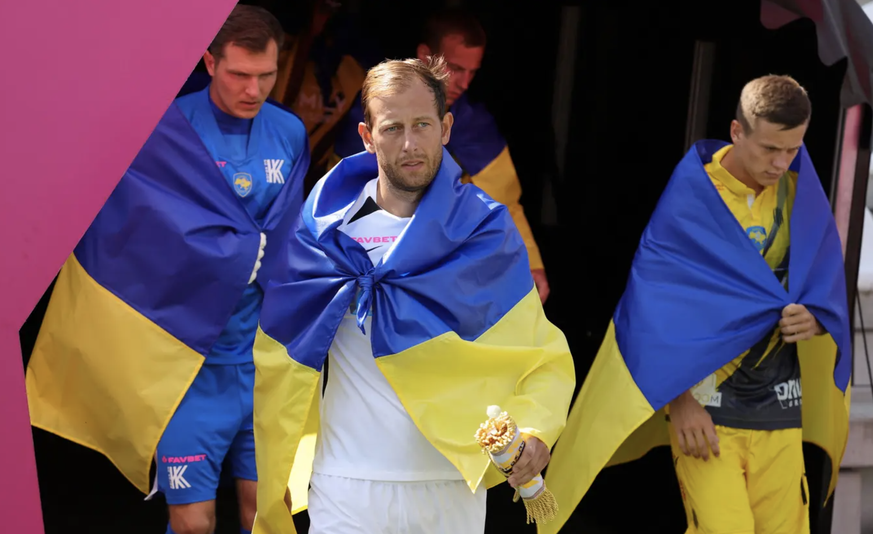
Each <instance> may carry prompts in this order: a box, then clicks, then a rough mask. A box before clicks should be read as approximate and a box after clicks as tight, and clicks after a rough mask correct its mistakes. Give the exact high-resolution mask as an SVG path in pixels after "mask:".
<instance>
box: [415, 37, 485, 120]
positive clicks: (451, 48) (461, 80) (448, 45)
mask: <svg viewBox="0 0 873 534" xmlns="http://www.w3.org/2000/svg"><path fill="white" fill-rule="evenodd" d="M437 53H438V54H442V56H443V58H445V60H446V64H447V65H448V67H449V72H450V73H451V76H450V77H449V80H448V88H447V91H446V104H447V105H448V106H451V105H452V104H454V103H455V101H457V100H458V99H459V98H461V95H463V94H464V93H466V92H467V89H469V88H470V84H471V83H472V82H473V78H474V77H475V76H476V73H477V72H479V67H481V66H482V56H484V55H485V48H484V47H482V46H474V47H472V48H471V47H467V46H464V38H463V37H461V36H460V35H456V34H451V35H446V36H444V37H443V38H442V41H440V49H439V50H438V51H437ZM430 54H431V51H430V49H429V48H428V47H427V46H424V45H422V47H421V48H420V49H419V58H418V59H420V60H422V61H426V56H428V55H430Z"/></svg>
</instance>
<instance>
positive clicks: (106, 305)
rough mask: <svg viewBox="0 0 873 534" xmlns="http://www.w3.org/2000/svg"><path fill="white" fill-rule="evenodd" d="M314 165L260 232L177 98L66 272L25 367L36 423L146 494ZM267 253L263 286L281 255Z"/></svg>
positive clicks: (297, 169) (297, 178) (291, 185)
mask: <svg viewBox="0 0 873 534" xmlns="http://www.w3.org/2000/svg"><path fill="white" fill-rule="evenodd" d="M265 105H273V104H271V103H267V104H265ZM308 165H309V159H308V151H307V152H305V153H304V154H302V155H301V158H300V159H299V160H298V161H297V162H296V163H295V165H294V168H293V169H292V171H291V175H290V176H289V177H288V180H287V185H286V187H284V188H283V190H282V192H281V193H280V194H279V196H278V197H277V198H276V200H275V202H274V204H273V206H272V208H271V210H270V211H269V213H268V215H267V217H266V221H265V223H264V227H263V228H259V227H258V225H257V224H256V223H255V222H254V221H253V220H252V218H251V217H250V216H249V214H248V213H247V212H246V210H245V208H244V207H243V205H242V204H241V203H240V202H239V200H238V199H237V198H236V196H235V195H234V193H233V191H232V189H231V188H230V186H229V184H228V183H227V180H226V179H225V178H224V176H223V175H222V173H221V170H220V169H219V168H218V166H217V165H216V162H215V160H214V158H213V157H212V156H211V155H210V154H209V152H208V151H207V149H206V147H205V146H204V144H203V142H202V141H201V140H200V137H199V136H198V134H197V133H196V132H195V131H194V129H193V128H192V126H191V124H190V123H189V122H188V120H187V119H186V118H185V116H184V115H183V114H182V112H181V110H180V109H179V108H178V107H177V106H176V104H175V103H173V104H171V105H170V107H169V109H168V110H167V112H166V113H165V114H164V116H163V117H162V118H161V120H160V122H159V123H158V125H157V127H156V128H155V129H154V131H153V132H152V134H151V136H150V137H149V138H148V140H147V141H146V143H145V145H143V147H142V149H141V150H140V152H139V154H138V155H137V157H136V159H135V160H134V161H133V163H132V164H131V165H130V168H129V169H128V170H127V172H126V173H125V174H124V176H123V177H122V179H121V181H120V182H119V184H118V186H117V187H116V188H115V190H114V191H113V192H112V194H111V196H110V197H109V199H108V200H107V201H106V204H105V205H104V207H103V208H102V209H101V211H100V213H99V214H98V215H97V217H96V219H95V220H94V222H93V223H92V224H91V226H90V228H88V230H87V232H86V233H85V235H84V237H82V239H81V241H80V242H79V244H78V245H77V246H76V248H75V250H74V252H73V254H72V255H71V256H70V257H69V259H68V260H67V261H66V263H65V264H64V266H63V268H62V269H61V272H60V274H59V276H58V279H57V282H56V284H55V288H54V291H53V293H52V297H51V301H50V302H49V306H48V310H47V312H46V315H45V318H44V319H43V323H42V327H41V329H40V332H39V336H38V338H37V341H36V345H35V347H34V350H33V354H32V356H31V359H30V362H29V365H28V369H27V398H28V402H29V403H30V417H31V424H33V426H36V427H38V428H41V429H43V430H46V431H48V432H52V433H54V434H57V435H59V436H61V437H63V438H66V439H69V440H71V441H74V442H76V443H78V444H80V445H84V446H85V447H89V448H91V449H94V450H96V451H98V452H100V453H102V454H104V455H105V456H107V457H108V458H109V460H111V461H112V462H113V463H114V464H115V466H116V467H117V468H118V469H119V470H120V471H121V473H123V474H124V476H125V477H127V479H128V480H130V482H131V483H133V485H135V486H136V487H137V488H138V489H139V490H140V491H142V492H143V493H148V492H149V489H150V483H149V470H150V467H151V464H152V462H153V461H154V455H155V450H156V448H157V444H158V441H159V440H160V438H161V435H162V434H163V432H164V429H165V428H166V426H167V424H168V423H169V421H170V418H171V417H172V415H173V413H174V412H175V410H176V407H177V406H178V405H179V403H180V402H181V400H182V397H184V395H185V393H186V391H187V390H188V387H189V386H190V385H191V383H192V382H193V380H194V377H195V376H196V375H197V373H198V371H199V370H200V367H201V365H202V364H203V361H204V358H205V356H206V355H207V354H209V352H210V349H211V348H212V345H213V343H214V342H215V340H216V339H217V338H218V336H219V334H220V333H221V331H222V330H223V329H224V327H225V325H226V324H227V320H228V317H230V315H231V313H232V312H233V310H234V308H235V306H236V305H237V303H238V301H239V299H240V298H241V297H242V294H243V291H244V290H245V288H246V285H247V284H248V280H249V277H250V276H251V272H252V269H253V267H254V265H255V261H256V259H257V256H258V249H259V246H260V233H261V232H262V231H263V232H265V233H266V234H267V240H268V242H272V241H273V240H275V242H277V243H279V242H281V241H283V240H284V238H285V236H287V234H288V232H289V231H290V228H291V225H292V224H293V221H294V220H295V219H296V216H297V214H298V213H299V207H300V204H301V187H302V183H303V180H302V176H303V175H304V174H305V173H306V169H307V167H308ZM273 236H275V237H273ZM279 236H282V237H281V238H280V237H279ZM274 248H275V247H274ZM265 254H266V255H265V257H264V258H263V260H262V268H261V270H260V271H259V275H260V276H259V277H258V282H256V283H260V280H262V278H263V277H264V276H265V274H264V273H269V272H270V271H271V270H272V269H273V265H275V264H276V263H277V260H278V258H279V257H280V256H279V251H277V250H271V249H270V247H267V249H266V251H265Z"/></svg>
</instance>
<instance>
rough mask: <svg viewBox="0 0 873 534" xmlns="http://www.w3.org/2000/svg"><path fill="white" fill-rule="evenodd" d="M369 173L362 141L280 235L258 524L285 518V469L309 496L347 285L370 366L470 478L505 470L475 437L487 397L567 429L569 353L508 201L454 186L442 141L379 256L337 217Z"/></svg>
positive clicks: (539, 422) (261, 368) (287, 527)
mask: <svg viewBox="0 0 873 534" xmlns="http://www.w3.org/2000/svg"><path fill="white" fill-rule="evenodd" d="M377 175H378V166H377V162H376V158H375V156H373V155H372V154H368V153H362V154H358V155H356V156H352V157H350V158H346V159H344V160H342V161H341V162H340V163H339V165H337V166H336V167H334V168H333V169H332V170H331V172H330V173H329V174H328V175H327V176H325V177H324V178H322V180H321V181H319V183H318V184H317V185H316V186H315V188H314V189H313V191H312V193H311V194H310V196H309V198H308V199H307V201H306V203H305V205H304V208H303V211H302V214H301V219H300V221H299V223H298V225H297V228H296V230H295V233H294V234H293V235H291V236H290V242H289V245H288V250H287V265H286V272H285V274H284V275H282V277H281V278H277V279H274V281H275V282H276V284H275V285H274V284H271V286H272V287H271V288H270V289H269V290H268V291H267V294H266V297H265V300H264V308H263V312H262V314H261V331H259V333H258V338H257V340H256V342H255V365H256V367H257V375H256V380H255V443H256V448H257V462H258V472H259V473H260V481H259V483H258V516H257V519H256V521H255V529H254V532H255V533H257V534H279V533H281V534H287V533H289V532H295V531H294V525H293V522H292V517H291V511H289V509H288V507H287V506H286V503H285V502H283V498H284V497H285V495H286V488H288V487H289V479H290V480H291V482H290V492H289V493H290V498H291V503H292V509H293V511H295V512H296V511H298V510H299V509H301V508H302V507H303V505H302V504H301V503H302V502H305V500H306V491H307V484H308V481H309V474H310V472H311V467H312V464H311V463H312V447H313V445H314V432H316V431H317V429H318V420H317V417H318V410H317V403H318V399H319V397H320V393H321V390H320V386H319V383H320V375H321V370H322V367H323V365H324V361H325V358H326V356H327V353H328V350H329V348H330V346H331V344H332V342H333V338H334V335H335V332H336V330H337V327H338V326H339V323H340V321H341V319H342V317H343V316H344V314H345V313H346V312H347V310H348V309H349V305H350V304H352V302H353V299H358V300H357V303H358V306H357V309H358V322H359V325H363V324H364V320H365V318H366V314H367V312H368V310H370V309H371V307H372V311H373V321H372V326H371V329H372V331H371V332H369V333H370V335H371V340H372V346H373V353H374V356H375V358H376V361H377V364H378V366H379V368H380V370H381V371H382V373H384V375H385V377H386V378H387V379H388V382H389V383H390V384H391V386H392V387H393V388H394V390H395V391H396V392H397V395H398V397H399V399H400V401H401V402H402V403H403V406H404V407H405V408H406V410H407V411H408V413H409V415H410V416H411V418H412V420H413V421H414V422H415V424H416V426H417V427H418V428H419V430H421V432H422V433H423V434H424V436H425V437H426V438H427V439H428V440H429V441H430V442H431V443H432V444H433V445H434V446H435V447H436V448H437V449H438V450H439V451H440V452H441V453H442V454H443V455H445V457H446V458H447V459H448V460H449V461H451V462H452V464H453V465H455V467H457V469H458V470H459V471H460V472H461V474H462V475H463V476H464V478H465V479H466V482H467V484H468V485H469V487H470V490H471V491H473V490H475V489H476V488H478V487H479V486H480V485H481V484H484V485H485V486H487V487H490V486H493V485H495V484H497V483H499V482H501V481H503V480H504V476H503V475H502V474H500V472H499V471H497V470H496V468H493V467H492V464H491V462H490V460H489V458H488V456H487V455H484V454H483V453H482V450H481V448H480V447H479V445H478V444H477V443H476V441H475V440H474V434H475V432H476V429H478V428H479V424H480V423H482V422H483V421H484V420H485V419H486V418H487V416H486V414H485V410H486V408H487V407H488V406H489V405H491V404H499V405H500V406H501V407H502V408H503V409H505V410H506V411H507V412H509V413H510V414H512V416H513V417H514V418H515V420H516V421H517V422H518V425H519V427H520V429H521V431H522V432H527V433H529V434H531V435H533V436H536V437H538V438H540V439H541V440H542V441H543V442H544V443H546V444H547V445H549V446H551V445H552V444H554V443H555V441H556V440H557V438H558V435H559V434H560V433H561V431H562V429H563V427H564V423H565V421H566V418H567V411H568V409H569V405H570V400H571V398H572V395H573V390H574V387H575V377H574V369H573V360H572V357H571V355H570V351H569V349H568V346H567V342H566V340H565V338H564V335H563V334H562V333H561V331H560V330H558V329H557V328H556V327H555V326H554V325H552V324H551V323H550V322H549V321H548V320H547V319H546V317H545V315H544V314H543V309H542V305H541V304H540V301H539V297H538V295H537V291H536V289H535V288H534V283H533V279H532V278H531V274H530V269H529V267H528V260H527V254H526V251H525V247H524V243H523V242H522V240H521V238H520V237H519V234H518V232H517V230H515V227H514V224H513V222H512V219H511V217H510V216H509V214H508V213H507V210H506V207H505V206H503V205H502V204H498V203H497V202H494V201H493V200H491V199H490V198H489V197H487V196H486V195H485V194H484V193H483V192H482V191H481V190H480V189H478V188H477V187H474V186H470V185H464V184H461V183H460V180H459V179H460V175H461V170H460V168H459V167H458V166H457V165H456V164H455V163H454V161H452V159H451V157H449V155H448V153H447V152H446V151H445V150H444V151H443V159H442V166H441V167H440V170H439V173H438V174H437V176H436V178H435V179H434V181H433V183H432V184H431V185H430V187H429V188H428V190H427V192H426V193H425V195H424V197H423V199H422V200H421V203H420V204H419V206H418V208H417V210H416V212H415V215H414V216H413V217H412V220H411V221H410V223H409V225H408V226H407V228H406V229H405V230H404V231H403V233H402V234H401V235H400V237H399V239H398V241H397V242H396V245H395V248H394V249H393V250H392V251H390V252H389V253H388V255H386V256H385V258H384V259H383V261H382V262H380V263H379V264H378V265H376V266H375V267H374V266H373V264H372V263H371V262H370V260H369V257H368V256H367V254H366V252H365V251H364V249H363V248H362V247H361V246H360V245H359V244H358V243H357V242H355V241H354V240H352V239H351V238H350V237H348V236H347V235H345V234H344V233H342V232H340V231H338V230H337V227H338V226H339V225H340V224H341V223H342V220H343V215H344V214H345V212H346V211H347V210H348V209H350V208H351V206H352V204H353V203H354V202H355V200H356V199H357V197H358V195H359V194H360V192H361V191H362V189H363V187H364V185H365V184H366V183H367V182H368V181H369V180H371V179H372V178H373V177H374V176H377ZM358 289H360V291H358ZM362 455H366V451H362ZM295 456H296V459H295Z"/></svg>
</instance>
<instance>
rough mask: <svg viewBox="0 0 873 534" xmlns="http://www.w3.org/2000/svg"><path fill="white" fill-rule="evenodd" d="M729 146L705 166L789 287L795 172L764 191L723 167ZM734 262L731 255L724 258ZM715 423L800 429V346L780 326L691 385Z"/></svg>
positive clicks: (751, 242) (756, 427)
mask: <svg viewBox="0 0 873 534" xmlns="http://www.w3.org/2000/svg"><path fill="white" fill-rule="evenodd" d="M730 149H731V146H730V145H729V146H726V147H724V148H723V149H721V150H720V151H718V152H717V153H716V154H715V155H714V156H713V158H712V161H711V162H710V163H708V164H707V165H706V166H705V169H706V172H707V173H708V174H709V177H710V179H711V180H712V184H713V186H715V188H716V190H718V192H719V194H720V195H721V198H722V200H724V202H725V204H726V205H727V206H728V208H729V209H730V211H731V212H732V213H733V214H734V216H735V217H736V220H737V222H738V223H739V224H740V225H741V226H742V227H743V229H744V230H745V233H746V235H747V236H748V237H749V242H750V244H751V246H753V247H755V248H756V249H757V250H758V251H759V252H760V253H761V255H762V256H763V259H764V260H765V261H767V263H768V265H769V266H770V268H771V269H772V270H773V273H774V274H775V275H776V276H777V277H778V278H779V280H780V281H781V282H782V283H783V285H785V287H786V288H787V287H788V260H789V257H790V249H791V247H790V243H791V238H790V236H791V231H790V227H789V221H790V220H791V208H792V205H793V203H794V196H795V191H796V188H797V174H796V173H794V172H788V173H786V174H785V175H784V176H782V178H781V179H780V180H779V182H778V183H777V184H775V185H773V186H770V187H767V188H765V189H764V190H763V191H762V192H761V193H760V194H757V195H756V194H755V191H754V190H752V189H751V188H750V187H748V186H746V185H745V184H743V183H742V182H740V181H739V180H737V179H736V178H735V177H734V176H732V175H731V174H730V173H729V172H728V171H727V170H726V169H725V168H724V167H722V165H721V160H722V158H723V157H724V156H725V154H727V153H728V151H729V150H730ZM724 260H725V261H731V260H730V258H724ZM692 391H693V393H694V395H695V397H696V398H697V400H698V401H700V403H701V404H703V405H704V406H705V407H706V409H707V411H709V413H710V415H711V416H712V419H713V422H714V423H715V424H717V425H722V426H727V427H732V428H748V429H757V430H777V429H784V428H800V426H801V404H802V391H801V386H800V363H799V361H798V359H797V345H796V344H786V343H784V342H783V341H782V335H781V333H780V331H779V327H778V325H774V329H773V331H771V332H770V333H769V334H768V335H767V336H765V337H764V338H762V339H761V340H759V341H758V342H757V343H755V345H754V346H752V347H751V348H750V349H749V350H748V351H746V352H745V353H743V354H741V355H739V356H737V358H735V359H734V360H733V361H731V362H730V363H729V364H727V365H725V366H724V367H722V368H721V369H719V370H718V371H716V372H715V373H713V374H712V375H710V376H709V377H707V378H706V379H704V380H703V381H701V382H700V383H698V384H697V385H696V386H695V387H694V388H693V390H692Z"/></svg>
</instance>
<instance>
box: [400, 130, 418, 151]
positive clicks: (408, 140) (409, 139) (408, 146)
mask: <svg viewBox="0 0 873 534" xmlns="http://www.w3.org/2000/svg"><path fill="white" fill-rule="evenodd" d="M417 146H418V139H417V137H416V135H415V133H414V132H412V131H410V129H409V128H407V130H406V133H405V134H404V136H403V151H404V152H415V149H416V147H417Z"/></svg>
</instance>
